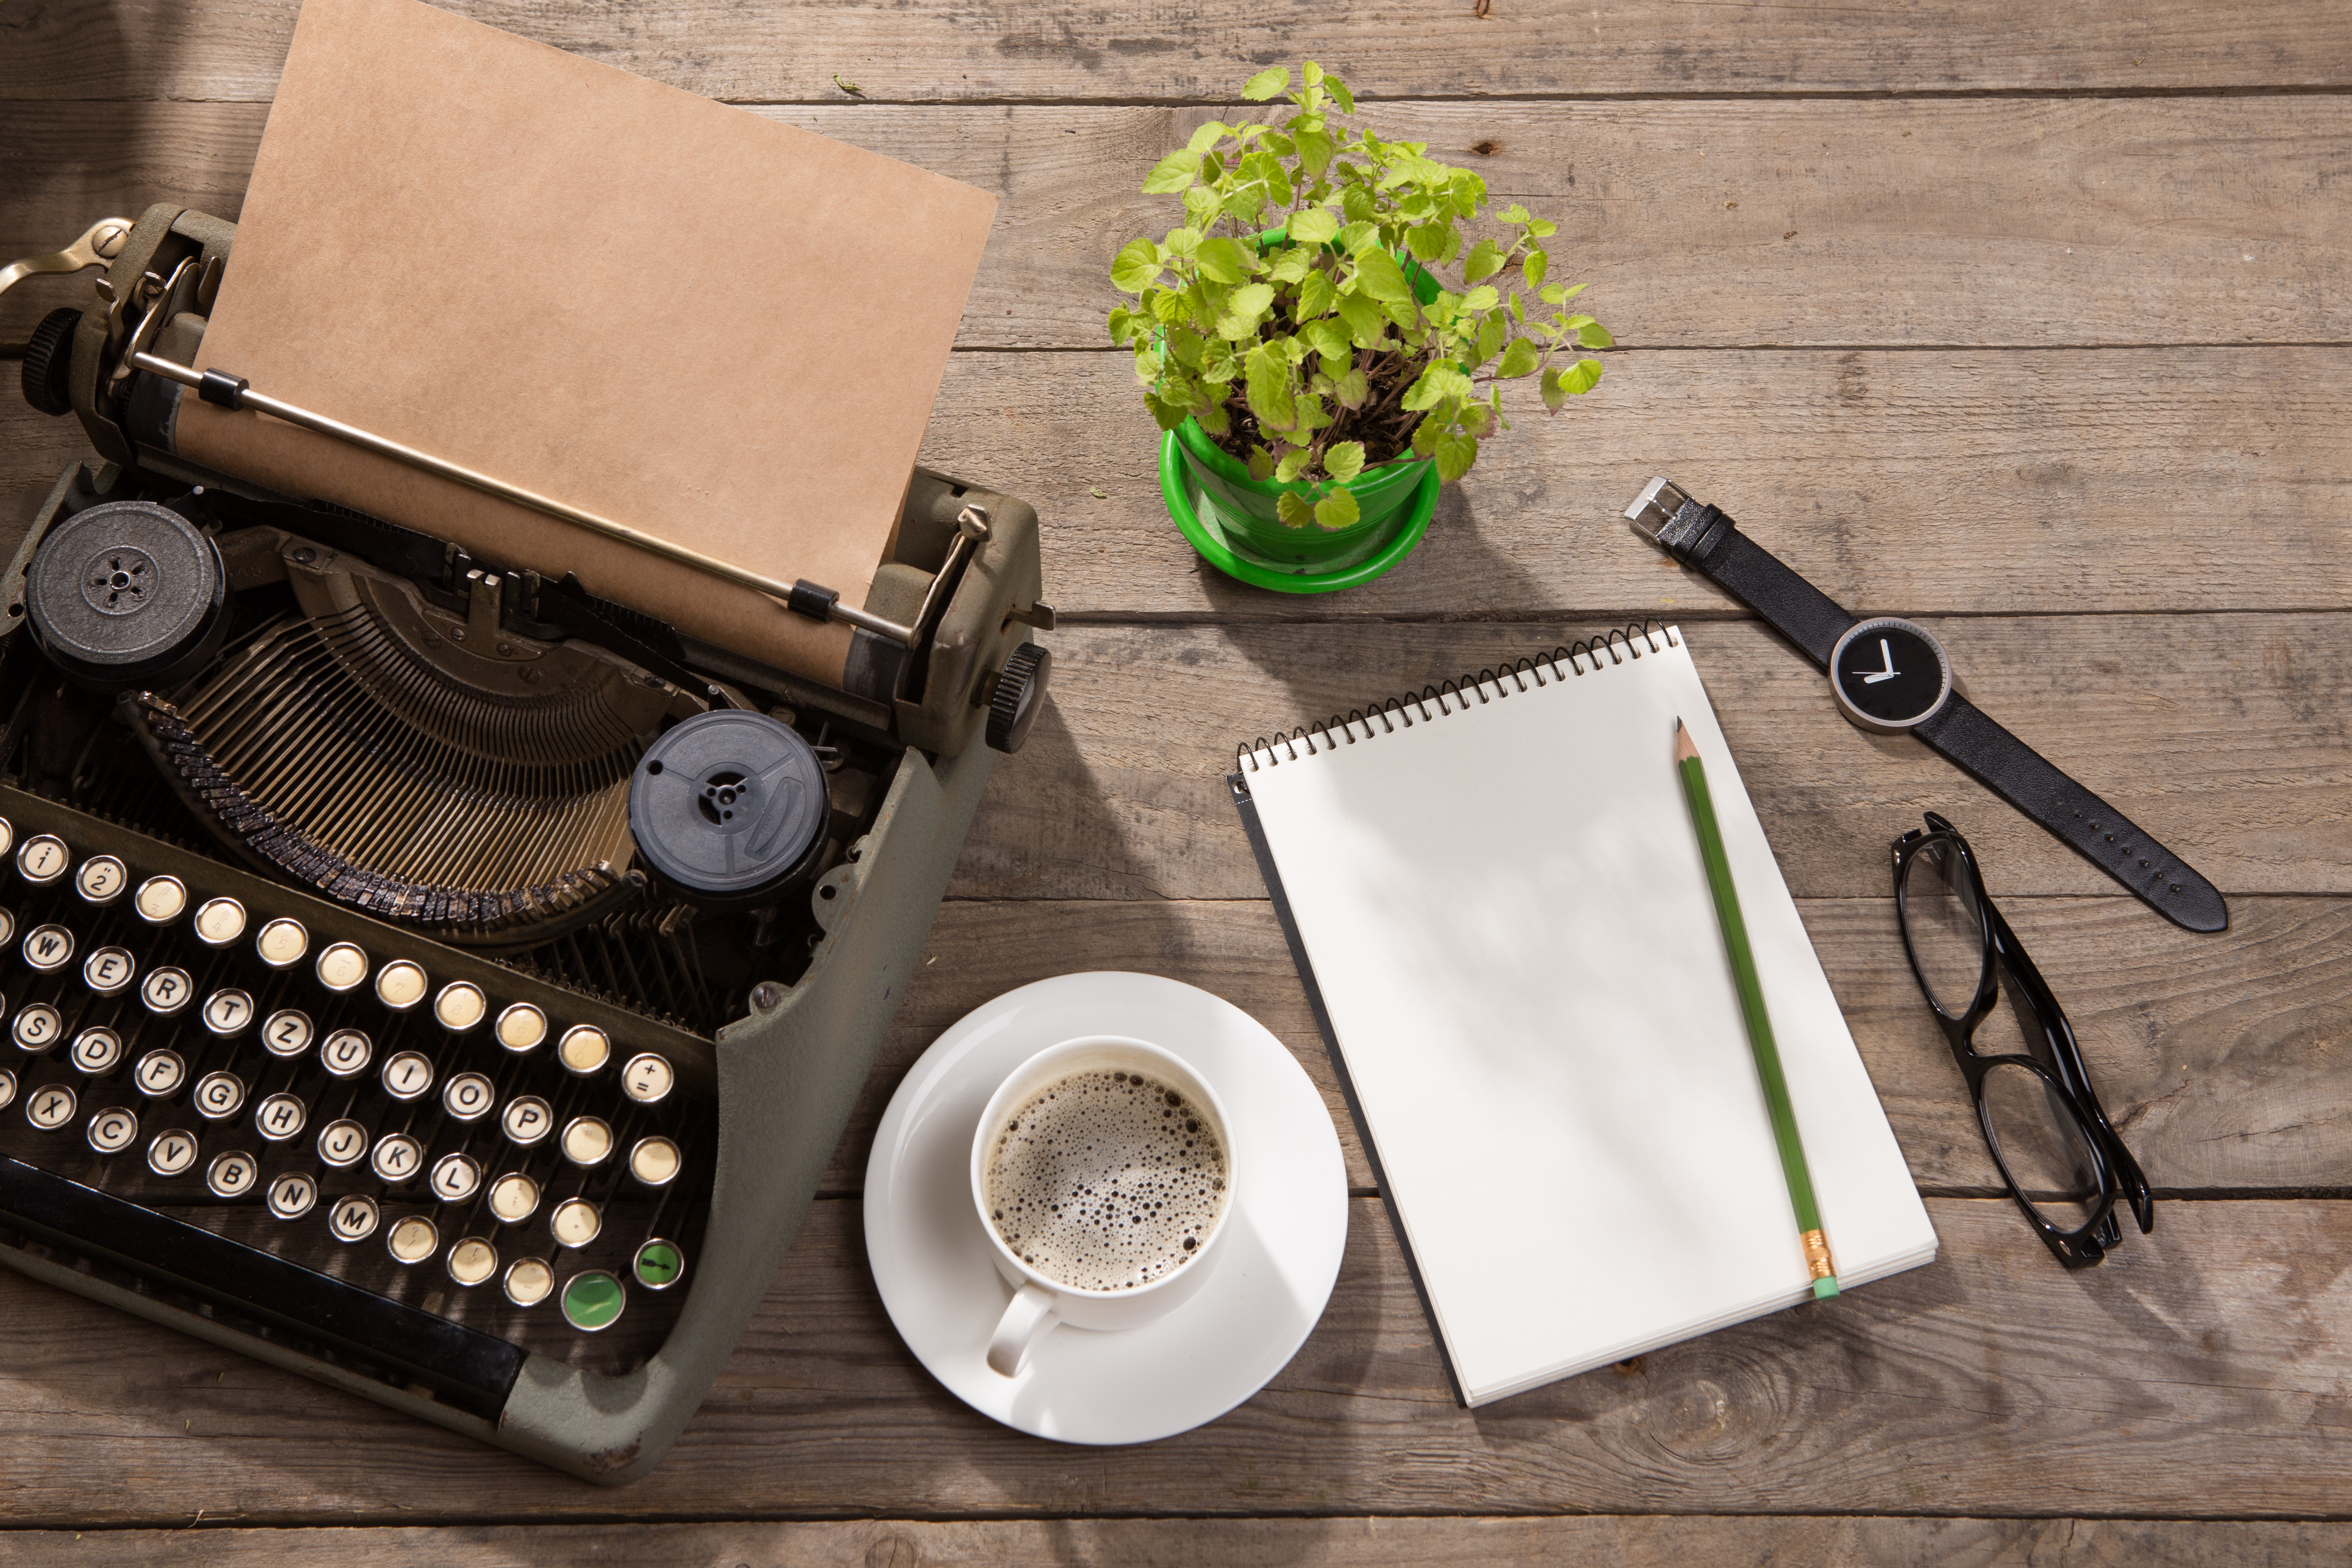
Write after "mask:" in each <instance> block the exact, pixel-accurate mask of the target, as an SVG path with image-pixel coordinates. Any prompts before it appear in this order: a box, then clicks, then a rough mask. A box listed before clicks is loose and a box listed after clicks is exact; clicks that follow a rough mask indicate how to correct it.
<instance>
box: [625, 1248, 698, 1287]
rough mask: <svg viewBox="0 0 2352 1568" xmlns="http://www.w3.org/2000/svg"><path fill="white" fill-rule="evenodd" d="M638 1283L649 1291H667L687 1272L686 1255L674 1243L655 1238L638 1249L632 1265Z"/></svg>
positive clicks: (631, 1268)
mask: <svg viewBox="0 0 2352 1568" xmlns="http://www.w3.org/2000/svg"><path fill="white" fill-rule="evenodd" d="M630 1270H631V1272H633V1273H635V1275H636V1277H637V1283H638V1284H640V1285H642V1286H644V1287H645V1288H646V1289H648V1290H667V1289H669V1288H670V1287H671V1286H673V1285H675V1284H677V1281H678V1277H679V1276H680V1275H682V1274H684V1273H685V1272H686V1253H685V1251H684V1250H683V1249H682V1248H681V1247H679V1246H678V1245H677V1243H676V1242H674V1241H665V1240H663V1239H662V1238H661V1237H654V1238H653V1239H652V1240H651V1241H648V1242H646V1244H645V1245H644V1246H643V1247H638V1248H637V1257H636V1261H635V1263H633V1264H632V1265H630Z"/></svg>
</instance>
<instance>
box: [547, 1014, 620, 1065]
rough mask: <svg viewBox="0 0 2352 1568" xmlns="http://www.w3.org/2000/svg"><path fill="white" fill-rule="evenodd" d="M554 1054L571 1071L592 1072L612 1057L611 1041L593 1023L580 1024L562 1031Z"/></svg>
mask: <svg viewBox="0 0 2352 1568" xmlns="http://www.w3.org/2000/svg"><path fill="white" fill-rule="evenodd" d="M555 1054H556V1056H557V1058H559V1059H561V1060H562V1063H563V1065H564V1066H565V1067H567V1068H571V1069H572V1071H573V1072H576V1073H582V1074H586V1073H592V1072H594V1071H595V1070H596V1069H598V1068H601V1067H603V1066H604V1064H605V1063H606V1062H608V1061H610V1060H612V1059H613V1042H612V1041H610V1040H608V1039H606V1038H605V1037H604V1030H602V1029H600V1028H598V1027H597V1026H595V1025H593V1024H581V1025H577V1026H574V1027H572V1028H569V1029H566V1030H564V1031H563V1038H562V1042H561V1043H559V1044H558V1045H557V1046H556V1047H555Z"/></svg>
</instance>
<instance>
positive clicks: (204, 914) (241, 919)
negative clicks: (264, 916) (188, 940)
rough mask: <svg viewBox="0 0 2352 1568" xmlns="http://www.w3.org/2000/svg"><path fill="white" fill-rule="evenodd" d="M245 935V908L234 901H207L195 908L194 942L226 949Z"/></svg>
mask: <svg viewBox="0 0 2352 1568" xmlns="http://www.w3.org/2000/svg"><path fill="white" fill-rule="evenodd" d="M244 934H245V906H244V905H243V904H240V903H238V902H237V901H236V900H235V899H207V900H205V901H204V902H203V903H202V904H200V905H198V906H197V908H196V940H197V941H198V942H203V943H204V944H205V946H206V947H226V946H227V945H228V944H229V943H230V942H235V941H236V939H237V938H238V937H241V936H243V935H244Z"/></svg>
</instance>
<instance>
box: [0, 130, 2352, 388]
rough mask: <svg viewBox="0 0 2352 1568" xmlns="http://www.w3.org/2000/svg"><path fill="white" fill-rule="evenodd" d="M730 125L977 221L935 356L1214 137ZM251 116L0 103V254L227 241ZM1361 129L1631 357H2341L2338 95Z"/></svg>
mask: <svg viewBox="0 0 2352 1568" xmlns="http://www.w3.org/2000/svg"><path fill="white" fill-rule="evenodd" d="M758 112H761V113H762V114H765V115H767V116H769V117H770V118H772V119H776V120H780V121H786V122H789V123H792V124H796V125H800V126H803V127H804V128H806V129H808V130H812V131H815V132H820V133H822V134H824V135H827V136H832V137H835V138H838V139H840V140H842V141H845V142H853V143H855V144H856V145H859V146H864V147H868V148H871V149H873V150H874V151H876V152H878V153H887V154H888V155H889V156H892V157H895V158H900V159H904V160H906V161H907V162H909V163H916V164H919V165H920V166H922V167H924V168H927V169H931V170H935V171H937V172H938V173H940V174H947V175H950V176H952V177H953V178H956V179H959V180H963V181H966V182H968V183H970V184H974V185H978V186H980V187H982V189H985V190H990V191H993V192H996V193H997V194H999V195H1002V196H1003V207H1002V208H1001V209H1000V211H999V215H998V217H997V223H996V229H995V233H994V236H993V239H992V245H991V247H990V250H989V254H988V258H987V260H986V262H985V263H984V265H983V266H982V271H981V275H980V279H979V281H978V284H977V286H976V287H975V289H974V290H973V294H972V298H971V306H970V309H969V310H967V312H966V314H965V318H964V322H963V329H962V332H961V342H962V343H963V345H964V346H965V347H967V348H984V347H1015V348H1037V347H1055V348H1097V347H1102V346H1105V345H1106V343H1107V342H1108V340H1107V339H1106V338H1105V336H1104V331H1103V317H1104V313H1105V312H1106V311H1107V310H1108V309H1109V308H1110V306H1111V304H1112V303H1114V302H1115V300H1114V296H1113V294H1112V292H1111V290H1110V287H1109V284H1108V271H1109V267H1110V261H1111V258H1112V257H1113V255H1115V254H1116V253H1117V251H1118V247H1120V246H1121V245H1122V244H1124V243H1125V242H1126V241H1127V240H1129V239H1130V238H1132V237H1135V236H1136V235H1139V234H1146V233H1149V234H1152V235H1158V234H1160V233H1161V232H1162V231H1164V230H1165V229H1166V228H1167V227H1169V226H1170V225H1171V223H1172V222H1173V221H1174V214H1175V207H1174V205H1173V204H1172V202H1171V200H1170V199H1169V198H1167V197H1160V196H1144V195H1140V194H1139V191H1138V187H1139V184H1141V182H1142V178H1143V174H1144V172H1145V171H1146V170H1148V169H1150V167H1151V165H1152V164H1153V163H1155V162H1157V161H1158V159H1159V158H1160V155H1161V154H1162V153H1165V152H1166V151H1167V150H1168V149H1170V148H1171V147H1175V146H1181V144H1182V143H1183V142H1184V139H1185V138H1186V137H1187V136H1188V135H1189V134H1191V132H1192V128H1193V127H1194V126H1195V125H1197V124H1199V123H1200V122H1201V121H1203V120H1205V119H1207V118H1209V117H1210V114H1211V112H1212V111H1211V110H1206V109H1187V108H1173V107H1130V108H1105V107H1055V108H1045V107H1027V108H1012V109H1005V108H975V107H956V106H940V107H929V108H907V109H900V110H892V111H889V112H887V113H877V112H874V111H872V110H866V109H860V108H858V107H856V106H854V105H838V106H828V105H815V106H805V107H778V108H769V109H762V110H759V111H758ZM1219 112H1223V113H1226V114H1228V116H1229V117H1242V116H1247V117H1255V116H1258V115H1261V114H1262V113H1263V112H1264V110H1260V109H1258V108H1256V107H1255V106H1247V105H1243V106H1236V107H1234V108H1233V109H1230V110H1221V111H1219ZM264 118H265V106H263V105H260V104H251V103H134V104H121V103H88V102H72V103H21V102H20V103H14V104H6V103H0V188H6V187H7V186H8V185H11V184H13V186H14V188H15V191H16V195H14V196H12V198H11V199H10V200H9V201H8V203H7V204H6V205H5V207H0V254H6V255H12V256H13V255H21V254H26V253H28V252H30V251H32V250H36V249H47V248H53V247H55V246H57V245H58V244H59V243H60V242H62V241H63V240H64V239H66V238H68V237H71V236H73V235H76V234H79V233H80V232H81V230H82V228H83V227H84V226H86V225H87V224H89V222H90V220H91V219H92V218H94V217H96V216H99V215H100V213H101V212H121V213H129V214H134V215H135V214H136V213H137V212H138V211H139V210H140V209H142V207H144V206H145V205H146V204H147V203H149V202H151V201H159V200H174V201H181V202H185V203H187V204H188V205H194V206H197V207H200V208H202V209H204V210H205V211H207V212H213V213H215V214H217V215H218V216H223V217H234V216H236V211H237V208H238V206H239V205H240V204H241V201H242V197H243V193H244V185H245V172H246V171H247V169H248V168H249V167H250V164H251V163H252V158H253V149H254V147H255V146H256V144H257V142H258V141H259V139H260V135H261V128H262V122H263V120H264ZM1374 123H1375V124H1376V125H1377V128H1378V129H1379V130H1380V131H1381V133H1382V134H1384V135H1388V136H1391V137H1393V138H1398V139H1404V140H1412V141H1420V142H1428V143H1429V144H1430V147H1431V149H1432V152H1433V154H1434V155H1436V156H1439V157H1442V158H1444V159H1446V160H1447V161H1449V162H1453V163H1461V164H1465V165H1468V166H1471V167H1475V169H1477V171H1478V172H1479V173H1480V174H1482V175H1484V176H1485V178H1486V182H1487V184H1488V186H1489V188H1490V190H1491V191H1492V193H1493V194H1494V196H1495V198H1496V202H1497V204H1498V205H1499V204H1500V203H1502V202H1505V201H1511V200H1517V201H1524V202H1526V203H1528V205H1531V206H1532V207H1534V208H1535V209H1536V210H1537V211H1538V212H1541V213H1543V214H1545V215H1546V216H1550V217H1553V218H1556V219H1558V220H1559V222H1560V223H1561V225H1562V226H1563V235H1564V237H1563V239H1562V240H1560V241H1559V242H1556V244H1555V247H1554V257H1553V268H1552V275H1553V276H1554V277H1555V278H1560V277H1567V278H1572V279H1586V280H1589V281H1591V283H1592V285H1593V287H1592V289H1591V292H1590V293H1589V294H1588V295H1587V297H1586V299H1587V302H1588V303H1589V304H1590V305H1591V308H1592V309H1593V310H1595V312H1596V313H1598V314H1599V315H1600V316H1601V319H1602V320H1603V321H1607V322H1608V323H1609V324H1610V326H1611V328H1612V331H1614V332H1615V333H1616V335H1617V340H1618V342H1621V343H1623V344H1627V345H1630V346H1635V347H1656V346H1675V345H1683V346H1687V345H1712V346H1720V345H1725V344H1751V345H1752V344H1775V345H1783V346H1792V345H1805V344H1840V345H1849V344H1856V343H1871V344H1874V345H1882V346H1883V345H1890V344H1895V343H1914V344H1958V343H1966V344H1975V345H1982V346H1991V345H2005V344H2024V345H2053V344H2070V343H2102V344H2112V343H2169V342H2181V341H2189V342H2254V341H2271V342H2318V341H2329V342H2342V341H2346V340H2352V206H2347V204H2346V203H2345V202H2343V201H2342V200H2341V199H2339V198H2337V197H2336V195H2333V192H2332V184H2333V183H2334V182H2336V181H2337V180H2339V179H2340V178H2341V170H2342V169H2343V168H2344V167H2345V165H2346V163H2347V158H2352V99H2347V98H2333V97H2330V98H2229V99H2145V98H2132V99H2098V100H2070V99H2043V98H2034V99H2022V100H2017V99H2010V100H1896V101H1872V100H1862V101H1855V100H1830V101H1823V100H1773V101H1761V102H1758V101H1739V102H1729V103H1726V102H1707V101H1699V102H1665V103H1658V104H1653V105H1649V106H1646V107H1645V108H1644V109H1643V112H1642V113H1640V114H1638V115H1629V114H1627V113H1625V112H1624V111H1623V110H1622V108H1621V107H1620V106H1618V105H1614V104H1595V103H1567V104H1562V103H1528V102H1523V101H1518V100H1501V101H1494V102H1486V103H1425V102H1406V103H1396V104H1386V105H1382V106H1381V109H1380V110H1379V112H1378V116H1377V120H1376V121H1374ZM67 287H68V286H67V285H64V284H56V285H51V286H50V290H49V291H51V292H62V291H63V290H64V289H66V288H67ZM20 335H21V334H20Z"/></svg>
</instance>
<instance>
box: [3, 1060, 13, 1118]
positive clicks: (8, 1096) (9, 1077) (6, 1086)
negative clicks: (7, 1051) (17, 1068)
mask: <svg viewBox="0 0 2352 1568" xmlns="http://www.w3.org/2000/svg"><path fill="white" fill-rule="evenodd" d="M15 1102H16V1074H15V1073H12V1072H9V1071H7V1070H6V1069H5V1068H0V1110H6V1109H7V1108H8V1107H9V1106H10V1105H12V1104H14V1103H15Z"/></svg>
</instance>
